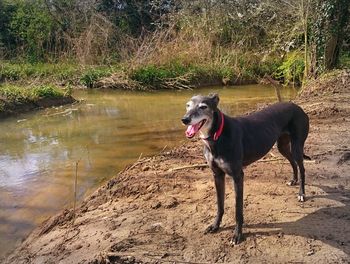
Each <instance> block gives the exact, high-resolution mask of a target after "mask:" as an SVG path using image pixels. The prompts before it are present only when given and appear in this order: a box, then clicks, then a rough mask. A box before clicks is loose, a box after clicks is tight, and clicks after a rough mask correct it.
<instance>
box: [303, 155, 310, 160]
mask: <svg viewBox="0 0 350 264" xmlns="http://www.w3.org/2000/svg"><path fill="white" fill-rule="evenodd" d="M303 157H304V160H311V158H310V157H309V156H307V155H305V154H303Z"/></svg>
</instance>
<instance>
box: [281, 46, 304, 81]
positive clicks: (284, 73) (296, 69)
mask: <svg viewBox="0 0 350 264" xmlns="http://www.w3.org/2000/svg"><path fill="white" fill-rule="evenodd" d="M304 68H305V64H304V58H303V55H302V53H300V52H298V51H294V52H291V53H289V54H287V58H286V60H284V61H283V63H282V65H281V66H280V67H278V69H277V71H276V74H275V77H276V78H279V79H282V80H283V81H284V83H285V84H286V85H288V84H289V83H290V82H293V84H294V83H296V84H297V85H300V84H301V83H302V81H303V76H304Z"/></svg>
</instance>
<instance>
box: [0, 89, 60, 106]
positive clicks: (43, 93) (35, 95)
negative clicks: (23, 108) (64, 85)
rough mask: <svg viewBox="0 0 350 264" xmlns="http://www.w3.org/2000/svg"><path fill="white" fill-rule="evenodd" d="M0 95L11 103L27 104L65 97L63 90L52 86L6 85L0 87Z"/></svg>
mask: <svg viewBox="0 0 350 264" xmlns="http://www.w3.org/2000/svg"><path fill="white" fill-rule="evenodd" d="M0 95H1V96H3V97H5V98H6V100H7V101H9V102H11V103H25V102H30V101H35V100H38V99H40V98H59V97H63V96H65V95H64V93H63V92H62V90H60V89H59V88H57V87H55V86H51V85H41V86H34V87H31V88H26V87H21V86H17V85H4V86H0Z"/></svg>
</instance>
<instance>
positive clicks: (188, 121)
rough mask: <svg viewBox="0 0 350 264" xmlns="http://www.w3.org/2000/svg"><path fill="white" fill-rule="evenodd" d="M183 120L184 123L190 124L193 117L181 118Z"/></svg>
mask: <svg viewBox="0 0 350 264" xmlns="http://www.w3.org/2000/svg"><path fill="white" fill-rule="evenodd" d="M181 121H182V123H183V124H184V125H188V124H189V123H190V122H191V118H189V117H183V118H181Z"/></svg>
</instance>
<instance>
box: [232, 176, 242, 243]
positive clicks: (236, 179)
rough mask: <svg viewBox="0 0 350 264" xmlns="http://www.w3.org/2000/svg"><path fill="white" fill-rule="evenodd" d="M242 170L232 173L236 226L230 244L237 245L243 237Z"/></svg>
mask: <svg viewBox="0 0 350 264" xmlns="http://www.w3.org/2000/svg"><path fill="white" fill-rule="evenodd" d="M243 178H244V173H243V170H240V171H239V172H236V173H234V175H233V183H234V187H235V196H236V212H235V213H236V228H235V231H234V235H233V238H232V239H231V244H233V245H237V244H239V243H240V242H241V241H242V239H243V234H242V227H243Z"/></svg>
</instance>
